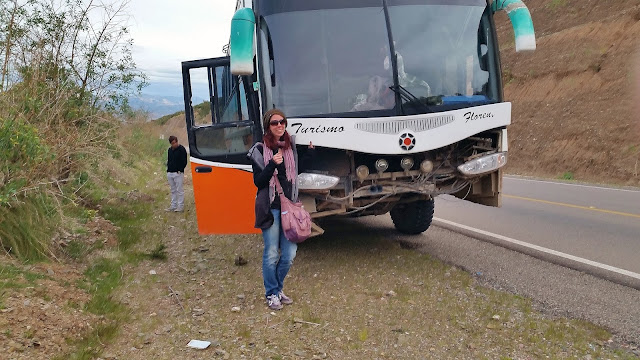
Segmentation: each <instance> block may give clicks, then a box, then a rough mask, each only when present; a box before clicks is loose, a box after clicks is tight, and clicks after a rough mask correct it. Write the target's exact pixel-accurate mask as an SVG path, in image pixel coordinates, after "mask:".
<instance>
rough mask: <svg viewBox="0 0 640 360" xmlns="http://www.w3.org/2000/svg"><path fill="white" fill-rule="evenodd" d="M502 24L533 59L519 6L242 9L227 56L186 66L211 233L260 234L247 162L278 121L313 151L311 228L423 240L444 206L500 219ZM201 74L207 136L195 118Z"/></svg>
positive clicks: (266, 4) (502, 1)
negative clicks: (440, 202)
mask: <svg viewBox="0 0 640 360" xmlns="http://www.w3.org/2000/svg"><path fill="white" fill-rule="evenodd" d="M501 10H504V11H506V12H507V13H508V15H509V17H510V19H511V22H512V24H513V27H514V33H515V48H516V51H522V50H534V49H535V35H534V31H533V23H532V20H531V16H530V13H529V11H528V9H527V8H526V6H525V5H524V4H523V3H522V2H521V1H520V0H350V1H347V0H288V1H282V0H253V1H251V0H245V1H243V0H239V1H237V10H236V13H235V15H234V17H233V20H232V22H231V24H230V26H231V39H230V44H229V48H228V50H229V53H230V56H227V57H221V58H215V59H203V60H195V61H186V62H183V63H182V73H183V85H184V101H185V112H186V121H187V130H188V136H189V146H190V152H191V164H192V165H191V166H192V174H193V186H194V195H195V202H196V211H197V217H198V226H199V231H200V233H202V234H222V233H255V232H258V231H259V230H258V229H254V228H253V225H254V198H255V193H256V189H255V186H254V185H253V178H252V174H251V164H250V161H249V160H248V159H247V157H246V153H247V150H248V149H249V148H250V147H251V146H252V145H253V144H254V143H255V142H258V141H261V138H262V134H263V129H262V122H261V116H262V114H263V113H264V112H266V111H267V110H269V109H271V108H274V107H276V108H279V109H282V110H283V111H284V113H285V114H286V115H287V117H288V119H289V122H288V127H287V130H288V131H289V133H290V134H291V135H295V141H296V143H297V144H305V145H306V144H309V142H312V143H313V144H314V146H315V147H316V157H315V161H314V164H313V166H312V169H310V170H308V171H307V172H306V173H304V174H301V175H300V176H299V188H300V199H301V201H303V203H304V204H305V208H306V209H307V210H308V211H309V212H310V213H311V215H312V218H313V219H318V218H322V217H327V216H365V215H381V214H385V213H388V212H390V214H391V218H392V220H393V223H394V225H395V227H396V229H397V230H398V231H400V232H402V233H408V234H418V233H421V232H423V231H425V230H427V228H428V227H429V225H430V224H431V220H432V217H433V210H434V201H433V199H434V197H435V196H437V195H439V194H453V195H455V196H457V197H460V198H463V199H465V200H468V201H472V202H476V203H480V204H484V205H488V206H500V205H501V188H502V168H503V167H504V165H505V164H506V162H507V153H508V152H507V151H508V141H507V126H508V125H509V124H510V123H511V104H510V103H508V102H504V101H503V92H502V80H501V70H500V52H499V49H498V42H497V37H496V32H495V25H494V20H493V16H494V13H495V12H496V11H501ZM196 74H201V75H202V76H204V77H206V83H207V84H208V92H209V94H208V99H207V100H208V101H209V104H208V105H207V106H208V108H207V111H209V114H210V117H209V115H206V116H205V117H204V118H206V119H207V121H206V123H205V122H203V121H202V120H201V118H202V116H200V117H198V116H195V115H196V114H194V106H193V104H192V102H193V101H194V99H193V89H192V85H193V84H194V82H192V76H196ZM198 119H200V120H198ZM305 149H306V146H301V147H299V149H298V151H299V152H301V153H302V152H304V151H305ZM314 228H315V230H316V233H321V232H322V231H323V230H322V229H321V228H320V227H318V226H317V225H316V226H314Z"/></svg>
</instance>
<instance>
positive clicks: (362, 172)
mask: <svg viewBox="0 0 640 360" xmlns="http://www.w3.org/2000/svg"><path fill="white" fill-rule="evenodd" d="M356 176H357V177H358V179H359V180H360V182H363V181H364V179H366V178H367V176H369V168H368V167H367V165H360V166H358V168H357V169H356Z"/></svg>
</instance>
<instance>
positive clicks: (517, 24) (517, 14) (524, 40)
mask: <svg viewBox="0 0 640 360" xmlns="http://www.w3.org/2000/svg"><path fill="white" fill-rule="evenodd" d="M491 9H492V10H493V12H496V11H498V10H504V11H506V12H507V15H508V16H509V19H510V20H511V25H512V26H513V32H514V34H515V37H516V52H520V51H533V50H535V49H536V34H535V32H534V30H533V20H532V19H531V13H530V12H529V9H528V8H527V6H526V5H525V4H524V3H523V2H522V0H493V3H492V4H491Z"/></svg>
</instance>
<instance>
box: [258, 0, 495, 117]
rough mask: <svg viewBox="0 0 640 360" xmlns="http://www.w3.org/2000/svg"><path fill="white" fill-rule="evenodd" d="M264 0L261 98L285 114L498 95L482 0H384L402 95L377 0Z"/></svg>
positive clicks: (451, 103) (431, 104)
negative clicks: (348, 1) (398, 94)
mask: <svg viewBox="0 0 640 360" xmlns="http://www.w3.org/2000/svg"><path fill="white" fill-rule="evenodd" d="M260 3H261V4H267V5H263V6H262V11H263V12H262V16H263V19H264V22H263V24H262V30H261V36H260V38H261V41H262V53H261V56H262V61H263V63H264V64H268V65H265V66H264V68H263V69H264V70H263V71H265V72H266V73H267V74H265V75H266V76H265V77H264V79H265V81H266V86H265V88H266V91H267V94H266V97H267V100H268V103H272V104H274V106H276V107H278V108H281V109H283V110H284V112H285V113H286V114H287V115H288V116H294V117H295V116H298V117H301V116H318V115H324V116H331V114H342V115H345V114H346V116H358V115H360V116H364V115H363V112H371V111H374V112H376V113H381V114H388V115H394V114H395V113H396V112H394V111H392V110H393V109H397V108H398V105H401V106H400V107H399V108H400V109H402V113H404V114H409V113H412V114H415V113H424V112H433V111H439V110H438V107H440V106H446V107H447V109H451V108H455V107H456V106H457V107H458V108H460V107H466V106H470V105H479V104H487V103H492V102H496V101H498V100H499V91H498V90H497V89H498V86H497V85H496V84H497V81H498V79H497V77H498V73H497V64H496V60H495V59H494V57H492V56H489V55H490V52H492V51H493V46H495V45H494V39H493V38H492V36H493V32H492V29H491V27H490V26H491V21H490V19H489V16H490V15H489V14H490V13H489V11H488V10H487V9H486V8H487V7H486V2H485V1H484V0H481V1H478V0H450V1H434V0H423V1H416V0H413V1H411V0H388V1H387V4H388V13H389V21H390V25H391V31H392V34H393V41H394V47H395V53H396V57H397V66H396V68H397V73H398V85H399V88H400V89H401V90H402V93H403V94H404V96H401V97H396V92H398V91H399V89H398V88H393V89H392V87H393V85H394V80H393V75H394V74H393V61H392V58H391V51H390V46H389V35H388V32H387V24H386V19H385V12H384V9H383V5H382V1H381V0H378V1H374V0H360V1H353V3H354V4H356V5H350V6H348V7H347V6H346V5H341V6H340V8H337V6H336V7H332V6H330V5H332V4H338V3H342V1H339V2H338V1H326V3H327V4H328V5H326V6H325V7H324V8H321V5H322V4H324V3H325V1H314V0H307V1H305V2H296V1H292V2H284V3H287V4H291V3H293V4H296V5H297V6H291V7H290V8H285V6H280V7H278V6H275V5H274V6H272V7H269V5H268V4H270V3H274V4H275V3H278V2H275V1H272V2H270V1H267V0H263V1H261V2H260ZM279 3H280V4H282V3H283V2H279ZM301 4H304V5H301ZM452 4H455V5H452ZM269 73H270V74H269ZM269 75H270V76H269ZM397 98H400V99H401V100H402V102H403V103H402V104H396V99H397ZM443 109H444V108H443ZM385 111H386V112H385ZM380 116H384V115H380Z"/></svg>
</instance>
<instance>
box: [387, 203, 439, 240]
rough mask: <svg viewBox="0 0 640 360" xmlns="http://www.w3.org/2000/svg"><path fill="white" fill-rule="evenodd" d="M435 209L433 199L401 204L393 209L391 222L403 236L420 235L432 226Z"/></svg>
mask: <svg viewBox="0 0 640 360" xmlns="http://www.w3.org/2000/svg"><path fill="white" fill-rule="evenodd" d="M433 207H434V203H433V199H429V200H418V201H414V202H410V203H400V204H397V205H396V206H394V207H393V209H391V220H393V225H394V226H395V227H396V230H398V231H399V232H401V233H403V234H411V235H416V234H420V233H422V232H424V231H426V230H427V229H428V228H429V226H431V221H432V220H433Z"/></svg>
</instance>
